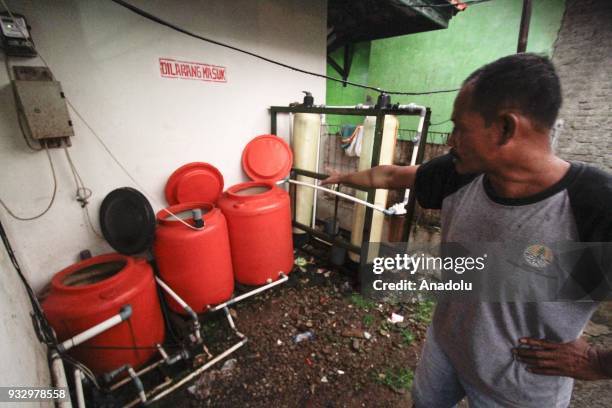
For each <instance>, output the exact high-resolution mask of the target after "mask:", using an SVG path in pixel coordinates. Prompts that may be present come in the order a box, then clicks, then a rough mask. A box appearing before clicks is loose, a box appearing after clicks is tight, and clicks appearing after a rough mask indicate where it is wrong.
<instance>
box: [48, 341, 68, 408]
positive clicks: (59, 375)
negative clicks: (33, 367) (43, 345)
mask: <svg viewBox="0 0 612 408" xmlns="http://www.w3.org/2000/svg"><path fill="white" fill-rule="evenodd" d="M51 376H52V377H53V386H54V387H55V388H64V389H66V390H67V389H68V380H67V378H66V371H64V364H63V363H62V359H61V358H60V356H59V354H57V352H55V351H54V352H52V353H51ZM56 406H57V407H58V408H72V402H71V401H70V397H68V398H66V400H63V401H57V402H56Z"/></svg>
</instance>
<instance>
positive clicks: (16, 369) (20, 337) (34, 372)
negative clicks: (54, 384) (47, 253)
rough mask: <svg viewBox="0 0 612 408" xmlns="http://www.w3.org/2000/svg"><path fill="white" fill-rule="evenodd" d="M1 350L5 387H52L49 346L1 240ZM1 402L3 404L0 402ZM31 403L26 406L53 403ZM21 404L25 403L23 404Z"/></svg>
mask: <svg viewBox="0 0 612 408" xmlns="http://www.w3.org/2000/svg"><path fill="white" fill-rule="evenodd" d="M0 274H1V275H2V284H1V285H0V310H2V317H1V318H0V350H2V369H0V386H1V387H9V386H13V387H17V386H19V387H48V386H49V385H50V384H51V380H50V375H49V367H48V365H47V354H46V353H47V350H46V347H45V346H43V345H42V344H41V343H39V342H38V339H37V338H36V334H35V333H34V330H33V329H32V320H31V319H30V312H31V310H32V307H31V305H30V302H29V300H28V297H27V294H26V291H25V289H24V287H23V285H22V283H21V280H20V279H19V276H18V275H17V272H16V271H15V269H14V268H13V265H12V264H11V261H10V260H9V257H8V254H7V253H6V250H5V249H4V245H2V244H1V243H0ZM0 405H2V404H1V403H0ZM52 405H53V404H45V403H30V404H27V403H26V404H25V405H23V407H24V408H25V407H40V406H52ZM19 406H21V404H19Z"/></svg>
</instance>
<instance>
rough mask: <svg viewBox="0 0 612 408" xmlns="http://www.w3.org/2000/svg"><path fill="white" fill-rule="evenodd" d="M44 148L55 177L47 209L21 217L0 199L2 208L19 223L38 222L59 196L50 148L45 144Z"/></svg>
mask: <svg viewBox="0 0 612 408" xmlns="http://www.w3.org/2000/svg"><path fill="white" fill-rule="evenodd" d="M43 146H44V149H45V153H47V158H48V159H49V166H50V167H51V175H52V176H53V194H52V195H51V199H50V200H49V204H48V205H47V207H46V208H45V209H44V210H43V211H42V212H41V213H39V214H36V215H33V216H30V217H21V216H19V215H17V214H15V212H14V211H13V210H11V209H10V208H9V207H8V206H7V205H6V203H5V202H4V200H2V199H1V198H0V205H2V207H3V208H4V209H5V210H6V212H7V213H8V215H10V216H11V217H13V218H14V219H16V220H19V221H32V220H36V219H38V218H40V217H42V216H43V215H45V214H46V213H47V212H48V211H49V210H50V209H51V207H52V206H53V203H54V202H55V196H56V195H57V176H56V174H55V166H53V160H51V153H49V148H48V147H47V145H46V144H43Z"/></svg>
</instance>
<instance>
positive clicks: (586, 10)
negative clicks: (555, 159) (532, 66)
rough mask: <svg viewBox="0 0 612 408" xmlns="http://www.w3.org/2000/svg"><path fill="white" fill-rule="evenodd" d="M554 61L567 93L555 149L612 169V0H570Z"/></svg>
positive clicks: (568, 155)
mask: <svg viewBox="0 0 612 408" xmlns="http://www.w3.org/2000/svg"><path fill="white" fill-rule="evenodd" d="M553 62H554V63H555V66H556V67H557V71H558V73H559V76H560V78H561V85H562V87H563V97H564V101H563V107H562V108H561V113H560V115H559V117H560V118H561V119H563V120H564V122H565V123H564V128H563V130H562V132H561V134H560V136H559V139H558V142H557V152H558V153H559V155H560V156H561V157H563V158H565V159H568V160H578V161H583V162H587V163H590V164H593V165H595V166H597V167H599V168H601V169H604V170H607V171H610V172H612V1H611V0H567V4H566V11H565V15H564V17H563V23H562V25H561V30H560V32H559V37H558V39H557V42H556V44H555V48H554V52H553Z"/></svg>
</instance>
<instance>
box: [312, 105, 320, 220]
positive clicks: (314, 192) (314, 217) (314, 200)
mask: <svg viewBox="0 0 612 408" xmlns="http://www.w3.org/2000/svg"><path fill="white" fill-rule="evenodd" d="M322 116H323V115H320V116H319V118H320V119H319V136H318V138H317V154H316V158H315V173H318V172H319V151H320V150H321V126H323V118H322ZM313 182H315V183H316V181H315V180H313ZM316 223H317V190H316V189H313V190H312V221H311V222H310V227H311V228H315V227H316Z"/></svg>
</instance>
